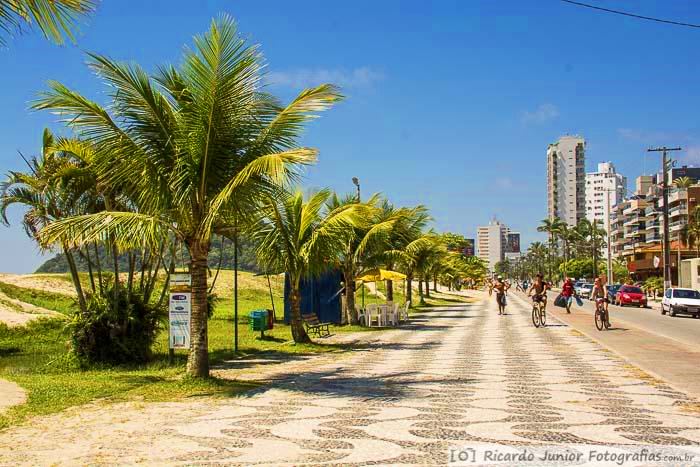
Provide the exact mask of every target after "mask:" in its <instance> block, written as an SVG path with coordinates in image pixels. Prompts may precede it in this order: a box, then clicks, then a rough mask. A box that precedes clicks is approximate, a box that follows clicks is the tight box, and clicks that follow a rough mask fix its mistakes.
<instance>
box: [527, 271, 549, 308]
mask: <svg viewBox="0 0 700 467" xmlns="http://www.w3.org/2000/svg"><path fill="white" fill-rule="evenodd" d="M547 289H549V284H547V283H546V282H545V281H544V279H543V276H542V274H541V273H539V274H537V276H535V281H534V282H533V283H532V285H531V286H530V289H529V290H528V291H527V295H528V296H530V297H532V301H533V302H542V305H543V307H544V308H547ZM533 292H534V293H533Z"/></svg>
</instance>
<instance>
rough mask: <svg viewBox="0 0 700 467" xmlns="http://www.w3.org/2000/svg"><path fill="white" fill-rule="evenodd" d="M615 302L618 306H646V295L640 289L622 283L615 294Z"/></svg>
mask: <svg viewBox="0 0 700 467" xmlns="http://www.w3.org/2000/svg"><path fill="white" fill-rule="evenodd" d="M615 304H616V305H620V306H625V305H634V306H638V307H646V306H647V296H646V295H645V294H644V292H643V291H642V289H640V288H639V287H635V286H633V285H623V286H622V287H620V290H618V291H617V293H616V294H615Z"/></svg>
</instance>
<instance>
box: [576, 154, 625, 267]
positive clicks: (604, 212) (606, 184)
mask: <svg viewBox="0 0 700 467" xmlns="http://www.w3.org/2000/svg"><path fill="white" fill-rule="evenodd" d="M626 191H627V178H626V177H624V176H622V175H620V174H618V173H616V172H615V166H614V165H613V163H612V162H601V163H599V164H598V171H597V172H589V173H587V174H586V218H587V219H588V220H589V221H591V222H594V221H595V222H597V223H598V224H599V225H600V226H601V227H602V228H603V229H605V230H606V231H607V230H608V229H610V228H611V224H610V215H611V214H612V213H613V212H614V209H613V208H614V206H616V205H617V203H621V202H622V201H623V200H624V199H625V192H626ZM607 254H608V251H607V248H604V249H603V256H604V257H605V256H607Z"/></svg>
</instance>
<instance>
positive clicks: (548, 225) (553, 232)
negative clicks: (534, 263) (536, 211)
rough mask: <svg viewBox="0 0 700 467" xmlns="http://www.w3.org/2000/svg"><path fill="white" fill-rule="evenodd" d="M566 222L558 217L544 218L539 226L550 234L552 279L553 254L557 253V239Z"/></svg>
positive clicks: (539, 228)
mask: <svg viewBox="0 0 700 467" xmlns="http://www.w3.org/2000/svg"><path fill="white" fill-rule="evenodd" d="M563 223H564V221H562V220H561V219H559V218H558V217H555V218H553V219H542V222H541V224H540V225H539V227H537V231H538V232H546V233H547V234H548V235H549V278H550V280H551V279H552V266H553V262H554V261H553V260H554V258H553V255H555V251H556V249H555V243H554V241H555V239H556V236H557V234H558V232H560V230H561V226H562V224H563Z"/></svg>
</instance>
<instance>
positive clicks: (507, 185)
mask: <svg viewBox="0 0 700 467" xmlns="http://www.w3.org/2000/svg"><path fill="white" fill-rule="evenodd" d="M495 183H496V187H497V188H499V189H501V190H510V189H511V188H513V187H514V186H515V184H514V183H513V179H511V178H510V177H499V178H497V179H496V180H495Z"/></svg>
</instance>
